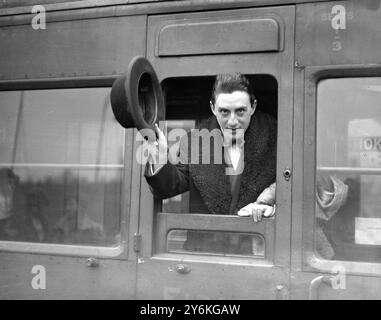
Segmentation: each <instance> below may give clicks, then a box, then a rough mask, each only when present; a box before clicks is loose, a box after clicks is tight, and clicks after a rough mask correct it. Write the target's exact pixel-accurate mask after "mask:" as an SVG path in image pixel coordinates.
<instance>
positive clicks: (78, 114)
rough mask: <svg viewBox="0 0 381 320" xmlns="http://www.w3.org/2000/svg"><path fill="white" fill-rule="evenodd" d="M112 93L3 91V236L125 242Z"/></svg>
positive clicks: (119, 140) (119, 138)
mask: <svg viewBox="0 0 381 320" xmlns="http://www.w3.org/2000/svg"><path fill="white" fill-rule="evenodd" d="M109 91H110V89H109V88H90V89H89V88H85V89H62V90H34V91H25V92H20V91H8V92H0V128H2V129H1V131H0V172H1V176H0V186H1V187H0V240H7V241H29V242H53V243H70V244H84V245H113V244H116V243H117V242H118V241H119V239H120V199H121V185H122V180H121V177H122V176H123V146H124V133H123V130H122V128H121V127H120V126H119V125H118V124H117V122H116V120H115V119H114V117H113V115H112V112H111V107H110V105H109V97H108V94H109Z"/></svg>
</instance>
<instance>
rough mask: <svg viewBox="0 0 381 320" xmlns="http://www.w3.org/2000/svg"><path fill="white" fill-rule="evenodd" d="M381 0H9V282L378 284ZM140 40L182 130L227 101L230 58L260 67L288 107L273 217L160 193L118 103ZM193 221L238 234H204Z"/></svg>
mask: <svg viewBox="0 0 381 320" xmlns="http://www.w3.org/2000/svg"><path fill="white" fill-rule="evenodd" d="M380 4H381V2H380V1H379V0H363V1H319V0H316V1H312V0H309V1H308V0H294V1H286V0H285V1H282V0H278V1H275V0H268V1H260V0H238V1H233V0H226V1H218V0H207V1H199V0H184V1H161V0H156V1H155V0H149V1H145V0H130V1H120V0H103V1H93V0H77V1H63V0H40V1H34V0H33V1H24V0H15V1H2V2H1V4H0V44H1V45H0V57H1V59H0V173H1V174H0V183H1V185H0V204H1V206H0V209H1V212H0V214H1V215H0V298H1V299H87V298H89V299H379V298H380V297H381V289H380V288H381V260H380V257H381V231H380V230H381V215H380V208H381V202H380V201H381V200H380V199H381V198H380V196H379V195H380V193H381V180H380V173H381V160H380V159H381V153H380V152H381V113H380V109H379V107H380V106H379V101H380V97H381V32H380V31H381V19H380V18H381V5H380ZM136 56H141V57H145V58H146V59H147V60H148V61H149V62H150V63H151V64H152V66H153V69H154V71H155V74H156V75H157V78H158V81H159V83H160V85H161V90H162V93H163V96H164V101H165V103H164V109H165V110H164V111H165V115H164V118H163V120H165V125H166V128H167V130H170V129H171V128H181V129H183V131H184V132H186V131H188V130H190V129H192V128H195V127H197V126H198V125H199V124H200V123H201V122H202V121H203V120H205V119H206V118H208V116H210V108H209V100H210V92H211V88H212V84H213V79H214V77H215V75H216V74H219V73H230V72H241V73H243V74H245V75H247V77H248V78H249V80H250V82H251V83H252V84H253V87H254V91H255V94H256V96H257V99H258V108H259V109H260V110H261V111H263V112H265V113H269V114H270V115H272V116H273V117H275V118H276V119H277V124H278V127H277V169H276V172H277V173H276V175H277V178H276V184H277V191H276V206H277V212H276V215H275V216H274V217H271V218H267V219H263V220H262V221H261V222H259V223H254V221H253V220H252V219H251V218H250V217H239V216H232V215H210V214H201V213H197V212H190V209H189V208H190V205H189V204H190V202H191V201H192V199H191V197H190V195H189V193H184V194H181V195H179V196H176V197H173V198H170V199H168V200H164V201H159V200H157V199H155V198H154V197H153V195H152V193H151V191H150V189H149V187H148V184H147V183H146V181H145V179H144V166H143V165H142V164H141V163H139V161H137V159H139V155H140V153H141V152H142V151H141V145H142V141H141V139H139V138H138V136H139V135H138V130H137V129H136V128H128V129H124V128H123V127H122V126H121V125H120V124H119V123H118V121H117V120H116V119H115V117H114V115H113V113H112V108H111V104H110V91H111V87H112V85H113V83H114V81H115V80H116V79H118V78H119V77H120V76H122V75H124V74H125V73H126V71H127V68H128V66H129V64H130V61H131V60H133V58H134V57H136ZM140 80H141V79H138V80H137V81H140ZM143 91H144V90H143ZM142 94H145V95H146V96H147V95H148V96H149V95H150V94H151V92H150V90H148V93H147V91H146V92H145V93H144V92H143V93H142ZM148 98H149V97H148ZM147 112H148V113H149V110H147ZM173 143H176V141H173ZM320 183H323V184H324V183H329V184H330V185H332V186H333V187H334V194H331V195H330V194H328V197H329V196H332V197H335V200H337V202H335V203H338V204H337V205H333V206H330V207H325V206H324V205H322V203H321V201H320V202H319V199H320V198H319V195H320V191H321V188H320V187H321V185H320ZM340 192H341V193H340ZM340 195H341V196H340ZM326 196H327V195H326ZM191 233H197V234H198V235H199V236H202V235H206V234H208V235H209V238H210V237H214V239H216V241H218V242H219V243H221V245H220V247H219V248H217V249H216V248H215V247H213V248H212V246H211V248H210V250H205V249H202V250H200V249H198V248H187V247H186V245H185V244H186V241H187V237H189V235H190V234H191ZM242 236H244V237H246V239H250V243H251V245H250V248H249V249H248V250H246V249H247V248H245V250H243V249H242V246H241V245H240V243H239V239H240V237H242Z"/></svg>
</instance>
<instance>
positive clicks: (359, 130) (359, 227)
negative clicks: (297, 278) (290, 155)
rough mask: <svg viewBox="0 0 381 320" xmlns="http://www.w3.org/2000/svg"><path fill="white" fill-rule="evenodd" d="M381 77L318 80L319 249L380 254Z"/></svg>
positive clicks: (334, 255) (326, 253) (365, 256)
mask: <svg viewBox="0 0 381 320" xmlns="http://www.w3.org/2000/svg"><path fill="white" fill-rule="evenodd" d="M380 101H381V78H379V77H378V78H348V79H328V80H323V81H321V82H319V85H318V99H317V153H316V157H317V160H316V161H317V172H316V198H317V202H316V218H317V219H316V228H315V249H316V251H317V252H318V253H319V254H320V255H321V256H322V257H324V258H327V259H336V260H352V261H377V262H379V261H380V259H381V197H380V194H381V105H380Z"/></svg>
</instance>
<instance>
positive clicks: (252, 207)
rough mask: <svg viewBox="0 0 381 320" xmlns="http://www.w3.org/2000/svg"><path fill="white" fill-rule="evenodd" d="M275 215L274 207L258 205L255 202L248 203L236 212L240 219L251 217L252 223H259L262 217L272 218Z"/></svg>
mask: <svg viewBox="0 0 381 320" xmlns="http://www.w3.org/2000/svg"><path fill="white" fill-rule="evenodd" d="M274 214H275V205H274V206H269V205H266V204H259V203H257V202H254V203H249V204H248V205H247V206H245V207H243V208H242V209H240V210H239V211H238V215H239V216H241V217H249V216H252V217H253V219H254V222H259V221H261V220H262V217H266V218H269V217H272V216H273V215H274Z"/></svg>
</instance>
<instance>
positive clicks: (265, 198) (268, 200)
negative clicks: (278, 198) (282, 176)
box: [255, 182, 276, 206]
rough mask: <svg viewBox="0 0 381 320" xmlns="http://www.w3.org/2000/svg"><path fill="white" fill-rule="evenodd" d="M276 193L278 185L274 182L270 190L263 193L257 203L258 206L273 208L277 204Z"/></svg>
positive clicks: (267, 189)
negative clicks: (264, 205) (265, 205)
mask: <svg viewBox="0 0 381 320" xmlns="http://www.w3.org/2000/svg"><path fill="white" fill-rule="evenodd" d="M275 192H276V184H275V182H274V183H273V184H271V185H270V186H269V187H268V188H266V189H265V190H263V191H262V193H261V194H260V195H259V196H258V198H257V200H256V201H255V202H256V203H258V204H267V205H269V206H273V205H274V204H275Z"/></svg>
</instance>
